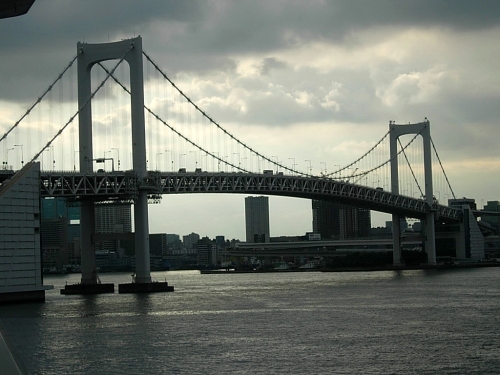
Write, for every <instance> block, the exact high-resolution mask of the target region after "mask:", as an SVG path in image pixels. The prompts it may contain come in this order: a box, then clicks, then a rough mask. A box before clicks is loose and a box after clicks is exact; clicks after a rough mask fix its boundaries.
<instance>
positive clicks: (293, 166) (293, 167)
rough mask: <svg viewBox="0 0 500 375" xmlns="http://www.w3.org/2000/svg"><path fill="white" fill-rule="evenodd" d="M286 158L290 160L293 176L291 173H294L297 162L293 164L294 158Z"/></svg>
mask: <svg viewBox="0 0 500 375" xmlns="http://www.w3.org/2000/svg"><path fill="white" fill-rule="evenodd" d="M288 160H291V161H292V176H293V175H295V166H296V165H297V164H295V158H288Z"/></svg>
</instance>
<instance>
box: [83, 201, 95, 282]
mask: <svg viewBox="0 0 500 375" xmlns="http://www.w3.org/2000/svg"><path fill="white" fill-rule="evenodd" d="M94 232H95V217H94V204H93V202H84V203H83V204H82V205H81V207H80V246H81V267H82V280H81V283H82V284H97V272H96V268H95V246H94V240H93V239H94Z"/></svg>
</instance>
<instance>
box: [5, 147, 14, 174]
mask: <svg viewBox="0 0 500 375" xmlns="http://www.w3.org/2000/svg"><path fill="white" fill-rule="evenodd" d="M13 149H14V147H12V148H8V149H7V154H6V156H5V157H6V161H5V162H4V164H5V169H7V168H8V165H9V151H12V150H13Z"/></svg>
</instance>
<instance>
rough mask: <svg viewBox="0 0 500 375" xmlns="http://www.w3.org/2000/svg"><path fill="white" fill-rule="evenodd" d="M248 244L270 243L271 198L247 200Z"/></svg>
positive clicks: (250, 198) (248, 198)
mask: <svg viewBox="0 0 500 375" xmlns="http://www.w3.org/2000/svg"><path fill="white" fill-rule="evenodd" d="M245 225H246V242H254V243H257V242H269V241H270V229H269V198H268V197H246V198H245Z"/></svg>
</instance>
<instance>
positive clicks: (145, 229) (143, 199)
mask: <svg viewBox="0 0 500 375" xmlns="http://www.w3.org/2000/svg"><path fill="white" fill-rule="evenodd" d="M134 224H135V282H136V283H150V282H151V269H150V262H149V223H148V196H147V193H146V192H145V191H141V192H140V193H139V197H138V198H137V201H136V202H135V203H134Z"/></svg>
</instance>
